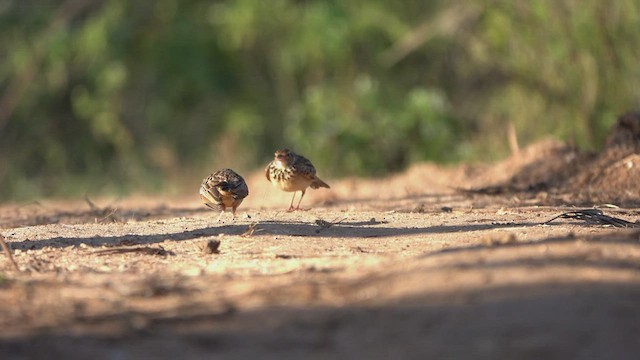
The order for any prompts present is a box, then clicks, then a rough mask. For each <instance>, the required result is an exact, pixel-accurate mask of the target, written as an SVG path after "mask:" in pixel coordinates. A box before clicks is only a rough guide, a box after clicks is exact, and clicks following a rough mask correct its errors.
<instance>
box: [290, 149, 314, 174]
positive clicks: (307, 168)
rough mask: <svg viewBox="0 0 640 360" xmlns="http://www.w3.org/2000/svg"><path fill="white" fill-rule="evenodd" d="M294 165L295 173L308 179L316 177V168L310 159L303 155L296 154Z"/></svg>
mask: <svg viewBox="0 0 640 360" xmlns="http://www.w3.org/2000/svg"><path fill="white" fill-rule="evenodd" d="M292 167H293V168H294V169H295V173H296V174H298V175H300V176H304V177H305V178H308V179H314V178H315V177H316V168H315V167H314V166H313V164H312V163H311V161H310V160H309V159H307V158H306V157H304V156H302V155H297V154H296V156H295V162H294V163H293V165H292Z"/></svg>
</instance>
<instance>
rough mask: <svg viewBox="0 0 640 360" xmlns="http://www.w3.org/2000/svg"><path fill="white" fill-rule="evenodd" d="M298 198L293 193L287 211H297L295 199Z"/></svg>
mask: <svg viewBox="0 0 640 360" xmlns="http://www.w3.org/2000/svg"><path fill="white" fill-rule="evenodd" d="M295 198H296V192H295V191H294V192H293V196H292V197H291V204H289V210H287V211H294V210H295V209H294V208H293V199H295Z"/></svg>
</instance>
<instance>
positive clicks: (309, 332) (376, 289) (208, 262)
mask: <svg viewBox="0 0 640 360" xmlns="http://www.w3.org/2000/svg"><path fill="white" fill-rule="evenodd" d="M544 148H545V149H548V148H549V146H548V145H545V146H544ZM539 150H540V149H537V150H535V151H534V152H535V153H536V154H540V151H539ZM541 156H542V157H543V158H544V157H546V155H544V154H543V155H541ZM563 156H564V155H563ZM538 160H540V156H537V157H536V156H533V157H532V156H531V154H528V153H527V152H526V151H525V153H523V154H521V155H519V157H518V158H517V159H515V160H514V159H508V160H506V161H505V162H502V163H500V164H497V165H493V166H468V165H466V166H456V167H437V166H435V165H430V164H422V165H416V166H414V167H412V168H410V169H408V170H407V171H406V172H405V173H403V174H398V175H395V176H391V177H388V178H384V179H343V180H339V181H329V182H330V183H331V185H332V189H331V190H317V191H310V192H308V195H307V197H306V198H305V200H304V201H303V206H306V207H308V208H310V209H309V210H306V211H300V212H293V213H288V212H285V211H283V210H284V209H285V208H286V207H287V206H288V202H289V200H290V197H289V196H290V195H289V194H286V193H282V192H279V191H277V190H276V189H274V188H271V187H270V185H269V184H268V183H267V182H266V180H265V179H264V178H263V175H262V174H261V173H259V172H258V173H256V174H253V175H251V176H249V177H247V180H248V183H249V187H250V189H251V194H250V196H249V198H247V200H246V202H245V203H244V204H243V205H242V206H241V208H240V212H239V215H240V216H239V217H238V218H237V219H236V220H232V219H231V216H230V214H227V216H225V217H223V221H222V222H220V223H216V222H215V219H216V217H217V214H216V213H213V212H212V211H208V210H207V209H206V208H205V207H204V206H202V205H201V204H200V203H199V201H198V199H197V194H195V193H194V194H193V196H187V197H182V198H148V197H147V198H129V199H121V200H111V199H98V200H93V204H92V205H90V204H89V203H88V202H87V201H40V202H37V203H29V204H5V205H2V206H1V207H0V226H2V234H3V235H4V237H5V238H6V241H7V243H8V244H9V245H10V247H11V249H12V250H11V251H12V254H13V257H14V258H15V261H16V262H17V264H18V266H19V269H20V271H15V270H14V269H13V268H12V265H11V263H10V262H9V259H8V258H7V257H6V255H0V302H1V304H2V306H1V307H0V358H2V359H32V358H60V359H86V358H92V359H139V358H145V357H146V358H158V359H176V358H184V359H210V358H215V357H219V358H226V357H229V358H277V359H286V358H291V359H300V358H309V359H313V358H323V359H324V358H385V359H389V358H398V359H400V358H403V359H404V358H406V359H412V358H416V359H418V358H419V359H425V358H452V359H457V358H460V359H469V358H471V359H507V358H508V359H570V358H576V359H592V358H593V359H595V358H598V359H599V358H602V359H637V358H638V354H640V340H639V339H640V231H639V230H638V229H621V228H614V227H611V226H607V225H598V224H590V223H588V222H585V221H581V220H575V219H558V220H555V221H553V222H551V223H549V224H543V223H545V222H546V221H547V220H549V219H551V218H553V217H554V216H556V215H559V214H561V213H563V212H565V211H571V210H575V209H576V206H580V207H592V206H594V205H599V206H601V209H602V210H603V211H604V213H606V214H607V215H611V216H615V217H617V218H620V219H624V220H627V221H629V222H632V223H633V222H635V221H636V220H638V219H640V209H639V208H638V207H635V206H633V204H634V202H633V201H627V202H625V204H627V206H626V207H613V206H612V204H607V203H604V202H603V203H597V202H591V203H589V202H588V201H585V200H584V197H580V196H577V195H576V194H578V195H579V193H575V192H574V193H567V192H559V191H554V190H553V189H552V188H545V189H542V190H540V189H537V188H536V189H534V190H535V191H531V189H529V190H530V191H524V192H517V191H510V192H504V191H502V192H499V193H498V194H491V195H489V194H487V192H486V191H485V192H464V191H460V189H476V188H480V187H482V186H491V185H495V184H504V183H505V182H506V183H508V181H509V179H514V178H515V176H516V175H518V174H519V175H520V176H522V169H525V168H528V167H531V164H533V163H535V161H538ZM626 161H636V159H635V158H633V159H631V160H628V159H627V160H626ZM625 164H626V163H625ZM634 164H635V163H634ZM614 165H615V164H614ZM632 165H633V164H632ZM616 166H618V165H616ZM638 167H640V162H638V164H637V165H635V169H637V168H638ZM623 168H624V169H627V170H625V171H635V170H634V168H633V167H629V166H626V167H622V168H621V169H623ZM621 171H622V170H621ZM320 174H321V175H322V173H320ZM617 177H618V178H619V176H617ZM325 180H330V179H325ZM196 188H197V186H196ZM590 191H592V190H590ZM624 191H625V194H627V195H629V197H628V198H627V200H629V199H631V200H633V199H638V197H637V193H635V192H633V191H636V190H635V189H629V188H624ZM629 191H631V193H629ZM595 199H600V197H595ZM603 199H604V200H607V198H606V197H603ZM615 199H616V198H613V200H615ZM629 204H631V206H629ZM586 205H589V206H586ZM614 205H616V204H614ZM217 242H219V247H218V249H217V251H214V252H212V251H211V249H212V247H215V243H217Z"/></svg>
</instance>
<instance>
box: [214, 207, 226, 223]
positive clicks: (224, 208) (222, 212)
mask: <svg viewBox="0 0 640 360" xmlns="http://www.w3.org/2000/svg"><path fill="white" fill-rule="evenodd" d="M225 210H227V208H226V207H225V206H224V205H223V206H222V211H220V216H218V220H216V222H220V219H221V218H222V214H224V211H225Z"/></svg>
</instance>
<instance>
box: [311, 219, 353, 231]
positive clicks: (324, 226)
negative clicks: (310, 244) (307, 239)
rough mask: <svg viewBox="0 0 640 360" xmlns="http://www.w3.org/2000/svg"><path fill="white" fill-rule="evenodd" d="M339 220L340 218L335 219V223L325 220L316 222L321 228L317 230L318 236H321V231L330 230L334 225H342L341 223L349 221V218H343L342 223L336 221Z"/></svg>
mask: <svg viewBox="0 0 640 360" xmlns="http://www.w3.org/2000/svg"><path fill="white" fill-rule="evenodd" d="M337 219H338V218H335V219H333V221H326V220H323V219H318V220H316V224H317V225H318V226H320V229H316V234H319V233H320V231H322V230H324V229H328V228H330V227H332V226H333V225H336V224H340V223H341V222H343V221H345V220H347V218H343V219H341V220H340V221H336V220H337Z"/></svg>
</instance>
